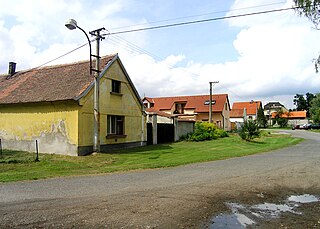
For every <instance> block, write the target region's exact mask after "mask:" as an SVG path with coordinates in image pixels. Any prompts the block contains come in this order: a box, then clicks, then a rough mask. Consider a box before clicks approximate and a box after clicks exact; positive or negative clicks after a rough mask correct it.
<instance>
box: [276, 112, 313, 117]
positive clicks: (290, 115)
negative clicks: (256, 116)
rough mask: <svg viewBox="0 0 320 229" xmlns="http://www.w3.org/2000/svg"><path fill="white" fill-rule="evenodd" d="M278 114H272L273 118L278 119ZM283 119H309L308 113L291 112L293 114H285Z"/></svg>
mask: <svg viewBox="0 0 320 229" xmlns="http://www.w3.org/2000/svg"><path fill="white" fill-rule="evenodd" d="M276 114H277V112H273V113H272V118H275V117H276ZM281 117H282V118H288V119H294V118H300V119H305V118H307V111H291V112H285V113H284V114H283V115H281Z"/></svg>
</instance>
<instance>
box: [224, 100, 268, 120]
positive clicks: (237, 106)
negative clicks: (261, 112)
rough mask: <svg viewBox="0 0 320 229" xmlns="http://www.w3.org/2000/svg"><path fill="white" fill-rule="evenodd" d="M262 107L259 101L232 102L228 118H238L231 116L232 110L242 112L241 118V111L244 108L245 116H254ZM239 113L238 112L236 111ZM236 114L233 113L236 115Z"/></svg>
mask: <svg viewBox="0 0 320 229" xmlns="http://www.w3.org/2000/svg"><path fill="white" fill-rule="evenodd" d="M260 107H262V103H261V101H251V102H234V103H233V105H232V109H231V113H230V117H231V118H232V117H239V116H232V115H231V114H232V113H233V112H232V110H242V116H243V110H244V108H246V113H247V115H256V114H257V111H258V109H259V108H260ZM237 112H239V111H237ZM237 112H234V114H235V115H236V114H237Z"/></svg>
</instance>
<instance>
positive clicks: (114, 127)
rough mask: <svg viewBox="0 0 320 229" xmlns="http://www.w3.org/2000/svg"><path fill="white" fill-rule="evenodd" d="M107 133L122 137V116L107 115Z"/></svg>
mask: <svg viewBox="0 0 320 229" xmlns="http://www.w3.org/2000/svg"><path fill="white" fill-rule="evenodd" d="M107 128H108V130H107V131H108V133H107V134H110V135H111V134H114V135H123V134H124V116H118V115H108V124H107Z"/></svg>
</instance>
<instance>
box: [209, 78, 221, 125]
mask: <svg viewBox="0 0 320 229" xmlns="http://www.w3.org/2000/svg"><path fill="white" fill-rule="evenodd" d="M217 83H219V81H213V82H209V84H210V98H209V122H210V123H212V84H217Z"/></svg>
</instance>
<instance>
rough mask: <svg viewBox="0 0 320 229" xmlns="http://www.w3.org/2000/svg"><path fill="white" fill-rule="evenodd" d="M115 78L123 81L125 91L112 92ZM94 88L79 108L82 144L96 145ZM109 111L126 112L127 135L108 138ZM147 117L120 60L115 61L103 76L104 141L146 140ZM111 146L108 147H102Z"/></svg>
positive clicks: (101, 89) (101, 113)
mask: <svg viewBox="0 0 320 229" xmlns="http://www.w3.org/2000/svg"><path fill="white" fill-rule="evenodd" d="M112 79H114V80H117V81H120V82H121V93H120V94H113V93H110V92H111V88H112V87H111V82H112ZM92 91H93V90H91V91H90V92H89V93H88V94H87V95H86V96H85V97H84V98H82V99H81V101H80V104H81V105H82V107H81V108H80V110H79V146H81V147H89V146H92V145H93V101H92ZM108 115H119V116H124V117H125V120H124V124H125V129H124V135H125V136H122V137H118V138H107V137H106V136H107V117H108ZM146 134H147V131H146V117H145V115H143V112H142V106H141V103H140V101H139V99H138V98H136V96H135V94H134V92H133V90H132V88H131V86H130V84H129V82H128V81H127V79H126V76H125V74H124V72H123V71H122V69H121V67H120V65H119V63H118V62H117V61H115V62H114V63H113V64H112V65H111V66H110V67H109V69H108V70H107V72H106V74H105V75H104V76H103V77H102V78H101V79H100V145H101V146H103V145H111V144H121V143H122V144H126V145H127V143H137V142H144V141H146V139H147V137H146ZM102 148H107V147H102Z"/></svg>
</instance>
